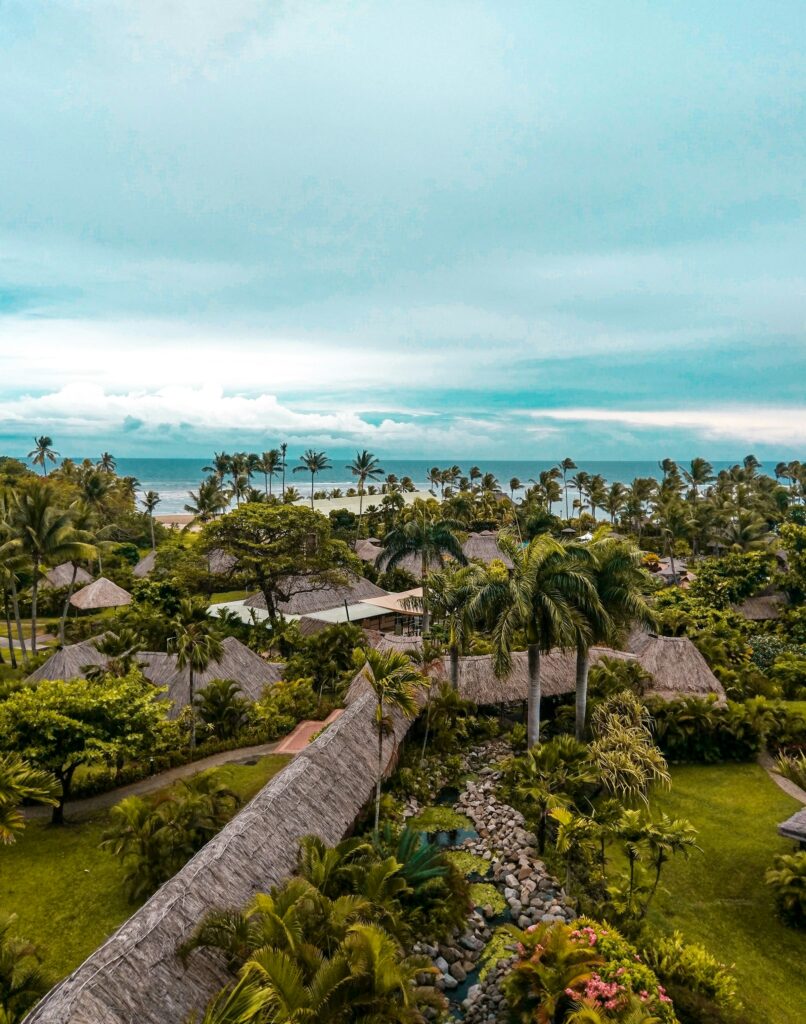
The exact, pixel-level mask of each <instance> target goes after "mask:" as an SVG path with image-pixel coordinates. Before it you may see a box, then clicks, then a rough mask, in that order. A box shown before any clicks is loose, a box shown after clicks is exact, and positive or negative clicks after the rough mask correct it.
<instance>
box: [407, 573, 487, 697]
mask: <svg viewBox="0 0 806 1024" xmlns="http://www.w3.org/2000/svg"><path fill="white" fill-rule="evenodd" d="M486 572H487V567H486V566H481V565H474V564H471V565H465V566H458V565H456V564H452V565H449V566H447V567H446V568H444V569H442V570H439V571H437V572H431V573H429V574H428V603H429V609H430V612H431V614H432V615H433V616H434V618H436V619H437V620H438V621H439V622H441V623H442V624H443V625H444V626H446V627H447V630H448V656H449V659H450V671H451V686H452V687H453V689H454V690H458V689H459V655H460V652H461V649H462V647H463V645H464V643H465V641H466V640H467V638H468V637H469V636H470V634H471V632H472V629H473V614H472V608H473V599H474V596H475V595H476V594H477V593H478V591H479V590H480V588H481V587H482V586H483V585H484V581H485V578H486ZM415 602H416V604H417V605H419V606H422V600H421V599H419V598H418V599H415Z"/></svg>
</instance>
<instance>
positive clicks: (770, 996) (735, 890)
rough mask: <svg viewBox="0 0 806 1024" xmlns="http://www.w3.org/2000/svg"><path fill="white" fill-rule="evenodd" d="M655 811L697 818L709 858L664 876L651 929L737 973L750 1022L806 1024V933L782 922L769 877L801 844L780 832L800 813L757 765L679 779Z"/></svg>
mask: <svg viewBox="0 0 806 1024" xmlns="http://www.w3.org/2000/svg"><path fill="white" fill-rule="evenodd" d="M652 804H653V808H654V809H655V810H656V811H657V810H661V809H662V810H665V811H667V812H668V813H669V814H670V815H671V816H672V817H675V818H677V817H682V818H688V819H689V821H691V822H692V824H693V825H694V826H695V827H696V828H697V829H698V830H699V839H698V845H699V846H701V847H702V850H703V852H702V853H697V852H696V851H695V852H694V853H693V854H692V856H691V858H690V859H689V860H688V861H684V860H682V859H680V858H678V859H675V860H673V861H672V862H671V863H669V864H667V865H666V867H665V868H664V874H663V877H662V879H661V886H665V887H666V889H667V890H668V891H669V892H668V895H667V894H666V893H659V894H658V897H657V899H656V902H655V904H654V906H653V908H652V911H651V913H650V920H651V921H652V922H653V923H654V924H655V925H657V926H659V927H661V928H666V929H673V928H679V929H680V930H681V931H682V932H683V934H684V935H685V936H686V937H687V938H688V939H691V940H692V941H696V942H701V943H702V944H703V945H704V946H706V947H707V948H708V949H710V950H711V952H712V953H714V954H715V955H716V956H717V957H719V959H721V960H723V961H724V962H725V963H735V965H736V975H737V978H738V980H739V991H740V993H741V996H742V999H743V1001H744V1003H745V1006H746V1007H747V1011H748V1014H749V1015H751V1016H752V1017H753V1018H754V1019H757V1020H758V1021H759V1024H762V1022H763V1024H771V1022H774V1024H803V1021H804V1019H806V1018H805V1017H804V1007H806V970H804V964H806V932H803V931H801V932H798V931H795V930H793V929H791V928H787V927H785V926H784V925H783V924H781V922H780V921H779V920H778V918H777V917H776V916H775V907H774V905H773V901H772V898H771V894H770V890H769V889H768V888H767V886H766V885H765V884H764V872H765V871H766V869H767V868H768V867H769V866H770V864H771V863H772V859H773V857H774V856H775V854H777V853H784V852H789V851H791V850H792V844H791V843H788V842H785V841H784V840H783V839H781V838H780V837H779V836H778V834H777V832H776V825H777V824H778V823H779V822H780V821H783V820H784V819H786V818H788V817H789V816H790V815H791V814H792V813H793V812H794V811H796V810H797V809H798V806H799V805H798V804H797V802H796V801H795V800H793V799H792V798H791V797H789V796H787V795H786V794H785V793H783V792H782V791H781V790H780V789H779V788H778V786H776V785H775V783H774V782H772V780H771V779H770V778H769V777H768V776H767V774H766V772H765V771H764V770H763V769H762V768H760V767H759V766H758V765H755V764H746V765H735V764H730V765H727V764H726V765H712V766H701V765H688V766H685V767H678V768H674V769H672V789H671V792H669V793H663V794H658V795H657V796H656V797H655V798H653V801H652Z"/></svg>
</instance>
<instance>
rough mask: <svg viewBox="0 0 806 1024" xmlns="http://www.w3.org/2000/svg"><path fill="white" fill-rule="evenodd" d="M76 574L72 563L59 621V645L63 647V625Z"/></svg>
mask: <svg viewBox="0 0 806 1024" xmlns="http://www.w3.org/2000/svg"><path fill="white" fill-rule="evenodd" d="M77 572H78V566H77V565H76V563H75V562H73V575H72V577H71V578H70V586H69V587H68V588H67V597H66V598H65V601H64V608H63V609H62V617H61V619H60V620H59V643H60V644H61V645H62V647H64V624H65V623H66V622H67V613H68V612H69V610H70V598H71V597H72V596H73V587H74V586H75V585H76V573H77Z"/></svg>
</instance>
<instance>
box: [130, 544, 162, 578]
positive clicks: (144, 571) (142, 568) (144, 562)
mask: <svg viewBox="0 0 806 1024" xmlns="http://www.w3.org/2000/svg"><path fill="white" fill-rule="evenodd" d="M156 564H157V552H156V551H149V552H148V554H147V555H143V557H142V558H141V559H140V561H139V562H138V563H137V565H135V567H134V568H133V569H132V576H134V577H135V578H136V579H138V580H142V579H145V577H146V576H148V575H149V573H152V572H153V571H154V566H155V565H156Z"/></svg>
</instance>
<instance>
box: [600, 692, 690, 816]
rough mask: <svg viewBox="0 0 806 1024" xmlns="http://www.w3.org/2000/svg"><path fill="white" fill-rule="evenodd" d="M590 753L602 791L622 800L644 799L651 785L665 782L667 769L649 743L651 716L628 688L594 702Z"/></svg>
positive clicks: (661, 756) (644, 800)
mask: <svg viewBox="0 0 806 1024" xmlns="http://www.w3.org/2000/svg"><path fill="white" fill-rule="evenodd" d="M591 725H592V730H593V735H594V740H593V743H592V744H591V746H590V756H591V759H592V760H593V763H594V764H595V765H596V768H597V770H598V773H599V776H600V778H601V781H602V783H603V785H604V787H605V790H606V791H607V792H608V793H609V794H610V795H612V796H615V797H618V798H620V799H622V800H624V801H625V802H627V801H633V800H642V801H643V802H646V801H647V794H648V792H649V789H650V787H651V786H652V785H654V784H657V783H660V784H661V785H665V786H668V785H669V780H670V777H669V771H668V768H667V765H666V761H665V759H664V757H663V754H662V753H661V752H660V750H659V748H658V747H656V746H655V744H654V743H653V742H652V732H651V728H650V725H651V719H650V716H649V714H648V713H647V710H646V708H645V707H644V705H643V704H642V703H641V701H640V700H639V699H638V698H637V697H636V696H635V694H633V693H631V692H630V691H629V690H625V691H622V692H621V693H616V694H614V695H613V696H611V697H608V698H606V699H605V700H603V701H602V703H601V704H599V705H597V707H596V708H595V710H594V712H593V715H592V721H591Z"/></svg>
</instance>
